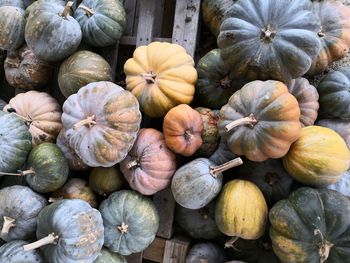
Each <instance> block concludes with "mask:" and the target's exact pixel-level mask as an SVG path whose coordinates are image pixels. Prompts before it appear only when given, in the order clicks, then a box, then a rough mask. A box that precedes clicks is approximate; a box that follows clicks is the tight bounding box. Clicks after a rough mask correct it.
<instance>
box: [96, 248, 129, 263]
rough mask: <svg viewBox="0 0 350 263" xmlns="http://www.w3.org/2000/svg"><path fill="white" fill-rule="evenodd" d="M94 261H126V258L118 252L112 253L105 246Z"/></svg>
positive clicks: (117, 262)
mask: <svg viewBox="0 0 350 263" xmlns="http://www.w3.org/2000/svg"><path fill="white" fill-rule="evenodd" d="M94 263H128V262H127V261H126V258H125V257H124V256H122V255H119V254H118V253H113V252H111V251H109V250H108V249H106V248H102V249H101V251H100V254H99V255H98V258H97V259H96V260H95V261H94Z"/></svg>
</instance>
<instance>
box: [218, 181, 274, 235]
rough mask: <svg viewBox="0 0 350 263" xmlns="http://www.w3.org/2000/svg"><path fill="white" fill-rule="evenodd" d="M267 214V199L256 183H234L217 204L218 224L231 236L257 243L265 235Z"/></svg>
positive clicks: (222, 230) (223, 193) (222, 193)
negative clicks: (256, 240) (254, 240)
mask: <svg viewBox="0 0 350 263" xmlns="http://www.w3.org/2000/svg"><path fill="white" fill-rule="evenodd" d="M267 213H268V210H267V205H266V201H265V199H264V196H263V194H262V192H261V191H260V190H259V188H258V187H257V186H256V185H255V184H254V183H251V182H249V181H245V180H232V181H230V182H229V183H227V184H226V185H225V186H224V188H223V190H222V192H221V194H220V197H219V199H218V201H217V204H216V210H215V221H216V225H217V226H218V227H219V229H220V231H221V232H222V233H224V234H226V235H228V236H232V237H239V238H243V239H258V238H259V237H261V236H262V235H263V234H264V231H265V226H266V222H267Z"/></svg>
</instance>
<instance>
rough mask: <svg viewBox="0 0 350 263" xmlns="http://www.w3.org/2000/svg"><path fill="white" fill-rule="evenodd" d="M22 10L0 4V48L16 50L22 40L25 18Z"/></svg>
mask: <svg viewBox="0 0 350 263" xmlns="http://www.w3.org/2000/svg"><path fill="white" fill-rule="evenodd" d="M24 14H25V13H24V10H23V9H22V8H20V7H16V6H1V5H0V28H1V31H0V49H5V50H16V49H18V48H19V47H20V46H22V44H23V42H24V28H25V25H26V20H25V18H24Z"/></svg>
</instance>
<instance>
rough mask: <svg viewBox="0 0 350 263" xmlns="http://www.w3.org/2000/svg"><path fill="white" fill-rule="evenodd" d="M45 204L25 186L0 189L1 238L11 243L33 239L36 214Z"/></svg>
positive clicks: (42, 198) (42, 199) (39, 196)
mask: <svg viewBox="0 0 350 263" xmlns="http://www.w3.org/2000/svg"><path fill="white" fill-rule="evenodd" d="M46 204H47V202H46V199H45V198H44V197H42V196H41V195H39V194H37V193H35V192H34V191H33V190H31V189H30V188H29V187H27V186H21V185H14V186H10V187H6V188H3V189H1V190H0V226H1V233H0V236H1V238H2V239H3V240H5V241H12V240H26V239H29V238H32V237H34V236H35V230H36V226H37V222H36V220H37V217H38V214H39V212H40V211H41V210H42V209H43V208H44V207H45V206H46ZM0 254H1V253H0ZM1 262H3V261H1Z"/></svg>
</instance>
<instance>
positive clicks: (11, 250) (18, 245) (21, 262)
mask: <svg viewBox="0 0 350 263" xmlns="http://www.w3.org/2000/svg"><path fill="white" fill-rule="evenodd" d="M27 244H28V242H27V241H23V240H15V241H11V242H8V243H6V244H4V245H2V246H1V247H0V262H3V263H45V260H44V258H43V257H42V255H41V253H40V251H38V250H31V251H24V249H23V246H24V245H27Z"/></svg>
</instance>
